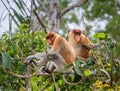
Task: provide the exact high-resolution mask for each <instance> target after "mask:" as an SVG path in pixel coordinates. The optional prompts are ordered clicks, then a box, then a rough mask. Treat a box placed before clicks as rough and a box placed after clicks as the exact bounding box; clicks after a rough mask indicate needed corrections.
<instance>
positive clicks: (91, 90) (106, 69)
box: [0, 0, 120, 91]
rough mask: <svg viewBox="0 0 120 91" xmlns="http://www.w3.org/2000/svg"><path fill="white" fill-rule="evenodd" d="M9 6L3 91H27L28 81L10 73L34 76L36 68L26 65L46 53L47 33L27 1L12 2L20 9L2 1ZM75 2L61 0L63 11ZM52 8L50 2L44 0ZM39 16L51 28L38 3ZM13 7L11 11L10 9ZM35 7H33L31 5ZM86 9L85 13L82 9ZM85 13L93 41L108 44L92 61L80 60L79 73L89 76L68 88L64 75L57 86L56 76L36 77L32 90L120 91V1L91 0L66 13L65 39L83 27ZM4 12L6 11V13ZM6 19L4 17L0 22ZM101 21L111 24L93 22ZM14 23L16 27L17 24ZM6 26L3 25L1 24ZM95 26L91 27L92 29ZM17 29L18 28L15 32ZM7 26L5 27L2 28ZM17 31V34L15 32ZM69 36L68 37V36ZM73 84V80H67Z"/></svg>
mask: <svg viewBox="0 0 120 91" xmlns="http://www.w3.org/2000/svg"><path fill="white" fill-rule="evenodd" d="M0 2H2V3H3V5H4V6H6V11H7V12H8V13H7V15H6V16H7V17H9V19H8V22H6V24H7V23H8V24H9V29H8V30H7V31H6V33H4V34H2V36H1V38H0V90H2V91H25V87H26V79H25V78H20V77H15V76H14V75H12V74H10V73H9V72H10V71H12V72H13V73H16V74H21V75H25V72H26V68H29V70H30V74H32V73H34V72H35V71H36V68H34V67H32V66H28V65H25V64H24V61H25V58H26V57H27V56H28V55H31V54H35V53H38V52H44V51H45V50H46V46H47V44H46V40H45V33H44V31H43V30H42V28H41V25H40V24H39V23H38V21H37V19H36V18H35V15H34V13H33V12H32V11H33V10H32V9H31V8H29V7H28V6H27V5H26V2H25V1H24V0H12V3H14V4H15V5H16V6H17V8H16V7H13V6H12V5H11V2H10V1H9V0H6V1H4V0H1V1H0ZM74 2H75V1H74V0H60V9H61V10H62V9H64V8H65V7H67V6H68V5H69V4H72V3H74ZM43 3H44V5H45V6H46V7H48V1H47V0H43ZM36 4H37V11H39V12H38V15H39V16H40V17H41V18H42V20H43V21H44V23H45V25H46V26H47V23H48V20H47V18H45V17H46V12H45V9H44V7H42V6H41V5H40V4H39V2H38V1H37V0H36ZM9 7H10V8H9ZM31 7H32V6H31ZM81 9H82V10H81ZM81 11H83V12H82V13H83V14H84V17H85V20H86V23H87V24H89V25H88V26H89V27H88V29H87V33H88V36H89V38H90V39H91V41H92V42H94V43H96V42H100V41H101V40H104V41H106V44H105V46H104V47H102V48H98V49H96V50H93V52H92V53H93V56H94V58H88V60H87V62H82V61H78V60H77V61H76V64H77V66H76V68H75V70H76V72H77V73H78V74H79V75H83V76H84V77H87V79H86V80H84V81H82V82H81V83H80V84H78V85H75V86H74V85H68V84H66V83H65V82H64V80H63V78H62V76H61V75H58V74H56V73H55V74H54V78H55V82H56V86H55V84H54V82H53V79H52V77H43V76H34V77H31V78H30V84H31V89H32V91H41V90H43V89H44V90H45V91H54V90H56V89H59V90H60V91H65V90H66V91H119V90H120V51H119V49H120V41H119V39H120V37H119V35H120V29H119V27H120V1H119V0H89V1H88V2H87V3H86V4H85V5H83V6H82V7H77V8H75V9H73V10H71V11H70V12H68V13H66V14H65V15H64V16H63V17H62V18H61V20H60V29H61V30H62V32H63V36H66V35H67V33H68V30H69V29H70V24H73V23H74V24H75V26H78V27H79V26H80V24H81V17H80V16H79V15H78V14H79V12H81ZM2 12H3V11H2ZM4 18H5V16H2V15H1V19H0V23H2V22H3V21H4ZM95 20H97V23H96V24H95V25H97V24H98V25H99V23H100V21H103V22H104V21H107V23H103V24H106V25H105V28H104V29H103V28H101V27H100V26H97V28H96V29H95V30H94V35H91V33H92V32H93V31H92V29H93V28H94V27H95V25H92V24H91V22H94V21H95ZM13 22H14V24H13ZM1 25H2V24H1ZM91 25H92V26H93V27H90V26H91ZM14 26H16V27H17V29H14ZM1 27H3V26H1ZM13 30H15V32H13ZM64 34H66V35H64ZM37 69H39V67H38V68H37ZM67 80H69V81H72V80H73V79H69V78H67Z"/></svg>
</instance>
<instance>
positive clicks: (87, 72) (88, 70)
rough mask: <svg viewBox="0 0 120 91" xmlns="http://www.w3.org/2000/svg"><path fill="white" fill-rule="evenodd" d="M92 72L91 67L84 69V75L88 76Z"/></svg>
mask: <svg viewBox="0 0 120 91" xmlns="http://www.w3.org/2000/svg"><path fill="white" fill-rule="evenodd" d="M91 74H92V71H91V70H90V69H87V70H85V71H84V76H86V77H87V76H89V75H91Z"/></svg>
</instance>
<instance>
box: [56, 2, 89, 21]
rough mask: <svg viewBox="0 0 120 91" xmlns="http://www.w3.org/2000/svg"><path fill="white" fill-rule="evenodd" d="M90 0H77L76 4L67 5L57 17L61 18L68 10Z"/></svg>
mask: <svg viewBox="0 0 120 91" xmlns="http://www.w3.org/2000/svg"><path fill="white" fill-rule="evenodd" d="M87 1H88V0H79V1H78V2H76V3H75V4H73V5H71V6H69V7H66V8H65V9H64V10H62V11H61V12H60V13H59V14H58V15H57V18H58V19H60V18H61V17H62V16H63V15H64V14H65V13H67V12H68V11H70V10H72V9H74V8H76V7H80V6H81V5H84V4H85V3H86V2H87Z"/></svg>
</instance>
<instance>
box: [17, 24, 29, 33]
mask: <svg viewBox="0 0 120 91" xmlns="http://www.w3.org/2000/svg"><path fill="white" fill-rule="evenodd" d="M19 29H20V31H21V32H22V31H24V32H25V31H27V30H28V24H24V23H21V24H20V26H19Z"/></svg>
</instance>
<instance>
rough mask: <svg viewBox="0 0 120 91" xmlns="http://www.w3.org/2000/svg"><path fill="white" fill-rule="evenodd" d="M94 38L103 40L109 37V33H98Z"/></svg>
mask: <svg viewBox="0 0 120 91" xmlns="http://www.w3.org/2000/svg"><path fill="white" fill-rule="evenodd" d="M94 38H96V39H100V40H103V39H106V38H107V35H106V34H105V33H96V34H94Z"/></svg>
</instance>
